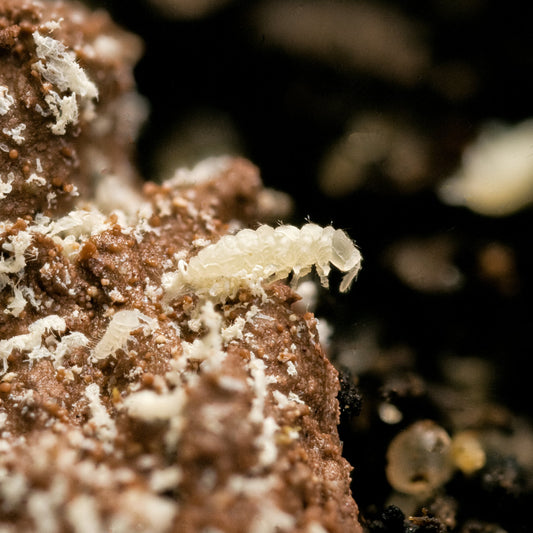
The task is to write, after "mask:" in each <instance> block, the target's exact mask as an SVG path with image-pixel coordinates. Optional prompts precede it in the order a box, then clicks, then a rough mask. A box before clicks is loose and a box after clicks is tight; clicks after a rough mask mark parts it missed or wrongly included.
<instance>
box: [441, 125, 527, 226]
mask: <svg viewBox="0 0 533 533" xmlns="http://www.w3.org/2000/svg"><path fill="white" fill-rule="evenodd" d="M439 194H440V197H441V199H442V200H443V201H444V202H445V203H448V204H451V205H464V206H466V207H468V208H469V209H471V210H472V211H475V212H476V213H479V214H481V215H486V216H495V217H497V216H507V215H511V214H512V213H515V212H516V211H519V210H520V209H522V208H524V207H526V206H527V205H529V204H531V203H532V202H533V119H529V120H526V121H524V122H522V123H520V124H517V125H516V126H512V127H508V126H504V125H502V124H489V125H486V126H485V127H484V128H483V129H482V130H481V133H480V135H479V137H478V138H477V140H476V141H475V142H474V143H473V144H471V145H470V146H468V147H467V148H466V149H465V151H464V153H463V161H462V165H461V168H460V169H459V170H458V171H457V173H456V174H455V175H453V176H452V177H450V178H449V179H448V180H446V181H445V182H444V183H443V185H442V186H441V187H440V189H439Z"/></svg>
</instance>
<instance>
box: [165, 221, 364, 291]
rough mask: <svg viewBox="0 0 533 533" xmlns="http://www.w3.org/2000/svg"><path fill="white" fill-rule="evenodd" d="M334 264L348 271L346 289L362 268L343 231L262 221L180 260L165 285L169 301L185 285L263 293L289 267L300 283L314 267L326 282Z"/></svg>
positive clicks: (342, 284) (187, 287)
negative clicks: (261, 224) (188, 259)
mask: <svg viewBox="0 0 533 533" xmlns="http://www.w3.org/2000/svg"><path fill="white" fill-rule="evenodd" d="M330 264H332V265H334V266H335V267H337V268H338V269H339V270H340V271H341V272H346V275H345V276H344V277H343V280H342V283H341V285H340V290H341V291H342V292H346V291H347V290H348V289H349V288H350V285H351V284H352V282H353V280H354V279H355V277H356V275H357V273H358V272H359V269H360V268H361V254H360V253H359V250H358V249H357V248H356V247H355V245H354V243H353V242H352V240H351V239H350V238H349V237H348V235H346V233H344V231H342V230H339V229H337V230H336V229H335V228H333V227H332V226H327V227H325V228H322V227H320V226H318V225H316V224H306V225H304V226H303V227H302V228H301V229H299V228H297V227H295V226H279V227H277V228H272V227H271V226H267V225H263V226H260V227H259V228H258V229H257V230H251V229H244V230H242V231H239V232H238V233H236V234H235V235H226V236H224V237H222V238H221V239H220V240H219V241H217V242H216V243H214V244H211V245H209V246H206V247H205V248H204V249H202V250H201V251H200V252H199V253H198V254H197V255H196V256H194V257H193V258H191V260H190V261H189V263H185V262H184V261H180V262H179V263H178V270H177V272H172V273H168V274H165V275H164V276H163V288H164V289H165V298H166V300H167V301H168V300H171V299H172V298H175V297H176V296H179V295H180V294H183V293H185V292H186V291H187V290H193V291H195V292H196V293H197V294H200V295H203V296H208V297H211V298H213V299H215V300H224V299H225V298H232V297H234V296H235V295H236V293H237V291H238V290H239V289H241V288H245V287H247V288H250V289H252V290H254V291H255V292H260V290H261V289H260V287H261V283H264V282H272V281H276V280H279V279H284V278H286V277H287V276H289V274H290V273H291V272H293V276H294V277H293V281H294V282H296V281H297V280H298V278H300V277H302V276H305V275H306V274H308V273H309V272H311V270H312V268H313V266H314V267H315V268H316V271H317V273H318V275H319V277H320V281H321V283H322V285H323V286H324V287H327V286H328V274H329V272H330V270H331V267H330Z"/></svg>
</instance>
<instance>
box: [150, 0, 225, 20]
mask: <svg viewBox="0 0 533 533" xmlns="http://www.w3.org/2000/svg"><path fill="white" fill-rule="evenodd" d="M147 1H148V3H149V4H151V5H153V6H154V7H155V8H156V9H158V10H159V11H160V12H161V13H162V14H163V15H164V16H166V17H169V18H176V19H199V18H202V17H205V16H207V15H209V14H211V13H213V12H215V11H217V10H218V9H220V8H222V7H223V6H225V5H226V4H229V3H230V2H231V0H147Z"/></svg>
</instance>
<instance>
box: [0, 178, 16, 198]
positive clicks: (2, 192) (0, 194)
mask: <svg viewBox="0 0 533 533" xmlns="http://www.w3.org/2000/svg"><path fill="white" fill-rule="evenodd" d="M13 181H15V175H14V174H13V172H10V173H9V174H8V175H7V177H6V178H2V177H1V176H0V200H3V199H4V198H5V197H6V196H7V195H8V194H9V193H10V192H11V190H12V189H13V186H12V185H11V184H12V183H13Z"/></svg>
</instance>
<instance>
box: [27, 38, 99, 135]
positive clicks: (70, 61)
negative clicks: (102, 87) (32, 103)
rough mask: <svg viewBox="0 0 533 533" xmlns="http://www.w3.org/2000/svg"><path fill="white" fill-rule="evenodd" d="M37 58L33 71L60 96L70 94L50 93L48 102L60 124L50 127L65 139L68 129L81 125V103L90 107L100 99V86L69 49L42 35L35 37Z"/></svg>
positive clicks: (47, 98) (57, 122) (56, 123)
mask: <svg viewBox="0 0 533 533" xmlns="http://www.w3.org/2000/svg"><path fill="white" fill-rule="evenodd" d="M33 39H34V41H35V47H36V52H37V57H39V61H37V62H36V63H34V64H33V68H34V69H35V70H36V71H37V72H39V73H40V74H41V76H42V77H43V78H44V79H45V80H46V81H47V82H49V83H51V84H52V85H54V86H55V87H56V88H57V89H58V91H59V92H61V93H67V94H65V95H64V96H60V95H59V94H58V93H57V92H55V91H50V92H49V93H48V95H47V96H46V98H45V100H46V103H47V104H48V106H49V108H50V111H51V112H52V114H53V115H54V117H55V119H56V122H55V124H52V125H51V126H50V127H51V129H52V132H53V133H55V134H56V135H63V134H64V133H65V131H66V126H67V125H68V124H71V123H74V124H75V123H76V122H77V121H78V115H79V111H78V101H77V97H79V99H80V103H81V104H82V106H84V107H86V108H87V106H90V104H91V102H92V100H93V99H95V98H98V89H97V88H96V85H95V84H94V83H93V82H92V81H91V80H90V79H89V78H88V76H87V74H86V73H85V71H84V70H83V69H82V68H81V67H80V66H79V65H78V63H77V62H76V55H75V54H74V53H73V52H71V51H69V50H67V48H66V47H65V45H64V44H63V43H61V42H60V41H58V40H56V39H53V38H52V37H45V36H42V35H41V34H40V33H39V32H38V31H35V32H34V33H33Z"/></svg>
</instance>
